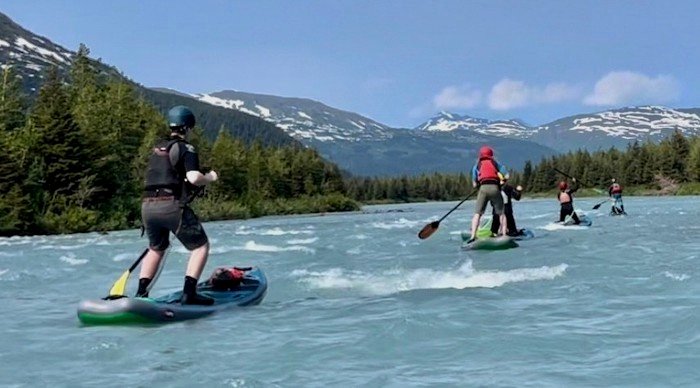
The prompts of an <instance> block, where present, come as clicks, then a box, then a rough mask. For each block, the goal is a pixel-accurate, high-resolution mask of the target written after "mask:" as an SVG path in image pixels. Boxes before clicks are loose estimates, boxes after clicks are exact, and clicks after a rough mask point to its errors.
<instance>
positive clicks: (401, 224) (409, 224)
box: [372, 218, 421, 229]
mask: <svg viewBox="0 0 700 388" xmlns="http://www.w3.org/2000/svg"><path fill="white" fill-rule="evenodd" d="M420 223H421V221H410V220H407V219H405V218H401V219H398V220H396V221H392V222H373V223H372V227H374V228H379V229H401V228H414V227H416V226H418V225H419V224H420Z"/></svg>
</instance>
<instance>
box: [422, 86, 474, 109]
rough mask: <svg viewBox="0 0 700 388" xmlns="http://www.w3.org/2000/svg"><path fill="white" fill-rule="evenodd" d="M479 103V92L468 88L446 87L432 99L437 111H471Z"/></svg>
mask: <svg viewBox="0 0 700 388" xmlns="http://www.w3.org/2000/svg"><path fill="white" fill-rule="evenodd" d="M479 103H481V91H479V90H477V89H474V88H472V87H470V86H464V87H457V86H448V87H446V88H444V89H442V91H440V93H438V95H436V96H435V97H433V105H434V106H435V108H437V109H440V110H442V109H445V110H449V109H471V108H474V107H476V106H477V105H479Z"/></svg>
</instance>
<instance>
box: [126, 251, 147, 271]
mask: <svg viewBox="0 0 700 388" xmlns="http://www.w3.org/2000/svg"><path fill="white" fill-rule="evenodd" d="M147 253H148V248H146V249H144V250H143V252H141V256H139V258H138V259H136V261H134V264H132V265H131V267H129V273H131V272H133V271H134V270H135V269H136V267H138V266H139V264H141V260H143V258H144V257H146V254H147Z"/></svg>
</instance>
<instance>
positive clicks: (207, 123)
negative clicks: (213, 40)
mask: <svg viewBox="0 0 700 388" xmlns="http://www.w3.org/2000/svg"><path fill="white" fill-rule="evenodd" d="M74 55H75V52H74V51H71V50H68V49H65V48H63V47H61V46H60V45H57V44H55V43H53V42H51V40H49V39H48V38H46V37H42V36H38V35H36V34H34V33H32V32H30V31H28V30H26V29H24V28H22V27H21V26H20V25H19V24H17V23H15V22H14V21H12V20H11V19H10V18H9V17H7V16H6V15H4V14H2V13H0V66H2V67H3V68H4V67H5V66H12V70H13V71H14V73H15V74H17V76H18V77H20V78H21V80H22V85H23V87H24V90H25V92H26V93H27V94H28V95H30V96H34V95H36V93H37V91H38V89H39V87H40V86H41V84H42V79H43V77H44V75H45V72H46V69H47V67H49V66H56V67H57V68H58V69H59V71H60V72H62V73H64V74H65V73H67V72H68V68H69V66H70V64H71V61H72V59H73V56H74ZM95 64H96V66H97V68H98V69H99V71H100V72H101V73H103V74H105V75H108V76H110V77H119V78H123V79H124V80H126V81H128V82H130V83H131V84H133V86H134V87H135V88H136V90H137V92H139V93H141V94H142V95H143V96H144V97H145V98H146V99H147V100H148V101H150V102H151V103H153V105H155V106H156V107H157V108H158V109H159V110H160V111H161V112H167V110H168V109H170V108H171V107H172V106H173V105H188V106H190V108H192V110H193V111H194V112H195V114H196V115H197V117H198V120H197V121H198V124H199V125H200V126H201V127H202V128H203V129H204V132H205V135H206V136H208V137H209V138H211V139H213V138H215V137H216V135H217V134H218V133H219V129H221V127H222V126H223V127H224V128H226V129H228V131H229V132H230V133H231V134H232V135H233V136H235V137H238V138H241V139H243V140H245V141H248V142H251V141H254V140H260V141H262V143H263V144H267V145H283V144H298V142H297V141H296V140H294V138H292V137H291V136H289V135H287V134H286V133H285V132H284V131H283V130H282V129H281V128H279V127H277V126H275V125H274V124H271V123H269V122H267V121H265V120H262V119H260V118H258V117H255V116H251V115H248V114H245V113H242V112H239V111H235V110H230V109H225V108H221V107H215V106H212V105H211V104H207V103H204V102H200V101H198V100H197V99H195V98H192V97H191V96H188V95H185V94H182V93H180V94H179V95H178V94H173V93H163V92H161V91H156V90H151V89H148V88H145V87H143V86H142V85H139V84H137V83H135V82H133V81H131V80H128V79H126V78H124V76H123V75H121V73H120V72H119V70H118V69H116V68H114V67H112V66H109V65H106V64H104V63H102V62H99V61H95Z"/></svg>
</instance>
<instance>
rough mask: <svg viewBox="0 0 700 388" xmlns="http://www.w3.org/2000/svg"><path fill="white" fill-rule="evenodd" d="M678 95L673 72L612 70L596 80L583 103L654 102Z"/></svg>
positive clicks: (677, 85) (670, 99)
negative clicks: (671, 74) (650, 74)
mask: <svg viewBox="0 0 700 388" xmlns="http://www.w3.org/2000/svg"><path fill="white" fill-rule="evenodd" d="M679 95H680V86H679V84H678V81H676V79H675V78H674V77H672V76H668V75H659V76H657V77H656V78H651V77H648V76H646V75H644V74H641V73H635V72H632V71H613V72H610V73H608V74H606V75H605V76H604V77H603V78H601V79H600V80H598V82H596V84H595V87H594V89H593V93H592V94H590V95H588V96H586V98H584V100H583V103H584V104H586V105H620V104H655V103H664V102H669V101H673V100H675V99H677V98H678V96H679Z"/></svg>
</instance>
